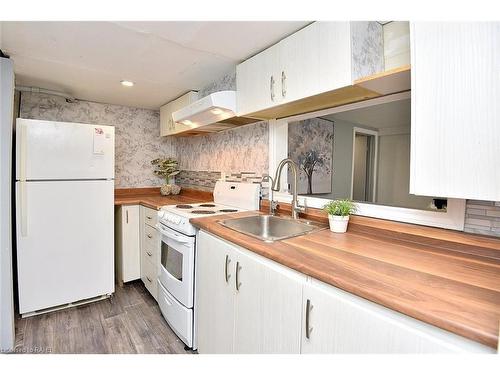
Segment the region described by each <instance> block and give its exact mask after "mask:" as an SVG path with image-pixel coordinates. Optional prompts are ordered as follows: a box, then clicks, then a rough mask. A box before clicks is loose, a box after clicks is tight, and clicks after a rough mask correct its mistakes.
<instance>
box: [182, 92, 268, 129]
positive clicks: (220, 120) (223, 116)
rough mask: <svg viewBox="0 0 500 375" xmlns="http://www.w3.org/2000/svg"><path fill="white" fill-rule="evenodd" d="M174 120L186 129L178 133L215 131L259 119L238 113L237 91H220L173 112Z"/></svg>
mask: <svg viewBox="0 0 500 375" xmlns="http://www.w3.org/2000/svg"><path fill="white" fill-rule="evenodd" d="M172 119H173V120H174V122H176V123H178V124H181V125H183V126H181V128H183V129H185V130H183V131H182V132H179V133H177V134H178V135H197V134H202V133H213V132H217V131H221V130H225V129H228V128H233V127H235V126H241V125H245V124H250V123H253V122H257V121H259V120H255V119H250V118H247V117H238V116H237V115H236V91H232V90H227V91H218V92H214V93H212V94H210V95H207V96H205V97H204V98H201V99H199V100H197V101H195V102H193V103H191V104H189V105H187V106H186V107H184V108H181V109H179V110H178V111H175V112H174V113H172Z"/></svg>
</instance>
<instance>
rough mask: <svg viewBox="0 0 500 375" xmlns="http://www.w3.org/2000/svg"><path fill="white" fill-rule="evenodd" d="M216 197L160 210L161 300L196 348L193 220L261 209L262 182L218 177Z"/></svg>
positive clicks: (185, 339) (167, 315) (176, 327)
mask: <svg viewBox="0 0 500 375" xmlns="http://www.w3.org/2000/svg"><path fill="white" fill-rule="evenodd" d="M213 194H214V201H213V202H201V203H195V204H179V205H170V206H163V207H162V208H161V209H160V210H159V211H158V219H159V220H158V221H159V222H158V225H157V228H158V231H159V233H160V235H161V267H160V276H159V277H158V304H159V305H160V309H161V312H162V314H163V316H164V317H165V319H166V321H167V322H168V324H169V325H170V327H171V328H172V330H173V331H174V332H175V333H176V334H177V336H179V338H180V339H181V340H182V341H183V342H184V343H185V344H186V346H187V347H189V348H193V349H196V336H195V332H194V327H195V317H196V314H195V311H194V287H195V264H196V259H195V258H196V232H197V229H196V227H194V226H193V225H192V224H191V223H190V222H189V220H190V219H192V218H199V217H204V216H214V215H224V214H228V213H235V212H242V211H249V210H258V209H259V205H260V185H259V184H251V183H241V182H239V183H238V182H225V181H217V182H216V184H215V188H214V193H213Z"/></svg>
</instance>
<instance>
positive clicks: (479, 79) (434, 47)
mask: <svg viewBox="0 0 500 375" xmlns="http://www.w3.org/2000/svg"><path fill="white" fill-rule="evenodd" d="M410 31H411V65H412V68H411V74H412V77H411V79H412V82H411V85H412V101H411V102H412V109H411V112H412V124H411V129H412V134H411V137H412V138H411V142H412V143H411V145H412V149H411V178H410V193H412V194H418V195H428V196H443V197H450V198H469V199H484V200H492V201H493V200H494V201H499V200H500V105H499V103H500V48H499V46H500V23H498V22H497V23H487V22H482V23H479V22H470V23H469V22H467V23H454V22H416V23H412V24H411V30H410Z"/></svg>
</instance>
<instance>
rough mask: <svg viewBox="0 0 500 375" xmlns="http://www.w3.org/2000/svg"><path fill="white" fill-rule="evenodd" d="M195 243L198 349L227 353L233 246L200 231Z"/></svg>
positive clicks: (230, 342)
mask: <svg viewBox="0 0 500 375" xmlns="http://www.w3.org/2000/svg"><path fill="white" fill-rule="evenodd" d="M196 246H197V248H196V262H197V265H196V270H197V271H196V272H197V274H196V305H195V314H196V335H197V341H198V352H199V353H202V354H208V353H220V354H229V353H232V352H233V333H234V278H235V274H234V264H236V261H235V255H234V247H233V246H231V245H229V244H228V243H226V242H224V241H222V240H220V239H218V238H216V237H213V236H211V235H209V234H207V233H205V232H203V231H200V232H199V233H198V235H197V243H196Z"/></svg>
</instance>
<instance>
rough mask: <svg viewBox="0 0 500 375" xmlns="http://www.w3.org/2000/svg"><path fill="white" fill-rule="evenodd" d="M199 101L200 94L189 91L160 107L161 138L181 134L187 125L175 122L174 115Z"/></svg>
mask: <svg viewBox="0 0 500 375" xmlns="http://www.w3.org/2000/svg"><path fill="white" fill-rule="evenodd" d="M196 100H198V92H196V91H189V92H187V93H186V94H184V95H182V96H181V97H179V98H177V99H175V100H173V101H171V102H168V103H167V104H164V105H162V106H161V107H160V136H162V137H164V136H167V135H174V134H177V133H180V132H182V131H184V130H186V128H189V127H188V126H187V125H184V124H179V123H176V122H174V120H173V119H172V113H174V112H175V111H178V110H179V109H181V108H183V107H185V106H187V105H188V104H191V103H193V102H195V101H196Z"/></svg>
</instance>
